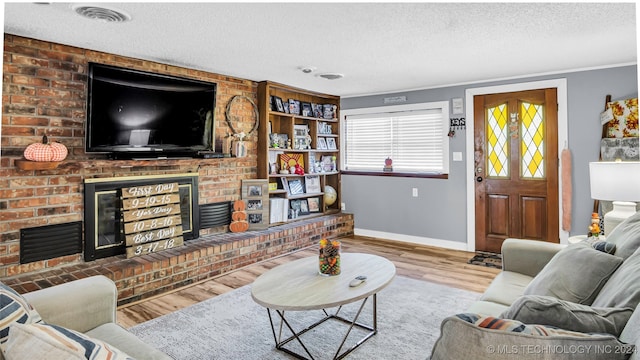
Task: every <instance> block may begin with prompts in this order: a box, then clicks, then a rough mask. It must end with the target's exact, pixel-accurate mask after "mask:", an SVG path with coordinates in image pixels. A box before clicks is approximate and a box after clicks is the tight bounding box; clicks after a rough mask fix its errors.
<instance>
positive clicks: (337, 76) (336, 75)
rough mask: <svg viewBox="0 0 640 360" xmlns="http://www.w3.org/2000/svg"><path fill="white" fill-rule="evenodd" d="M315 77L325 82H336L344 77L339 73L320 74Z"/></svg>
mask: <svg viewBox="0 0 640 360" xmlns="http://www.w3.org/2000/svg"><path fill="white" fill-rule="evenodd" d="M317 76H319V77H321V78H323V79H327V80H338V79H342V78H343V77H344V75H342V74H339V73H322V74H318V75H317Z"/></svg>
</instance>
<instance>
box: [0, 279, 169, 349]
mask: <svg viewBox="0 0 640 360" xmlns="http://www.w3.org/2000/svg"><path fill="white" fill-rule="evenodd" d="M117 295H118V292H117V289H116V286H115V284H114V283H113V281H111V280H110V279H109V278H107V277H105V276H102V275H98V276H91V277H88V278H84V279H80V280H74V281H71V282H68V283H64V284H60V285H55V286H52V287H49V288H46V289H42V290H37V291H33V292H29V293H26V294H24V295H19V294H18V293H17V292H15V291H14V290H13V289H11V288H9V287H8V286H7V285H5V284H1V283H0V302H1V305H2V306H1V307H0V308H1V309H2V316H1V318H0V349H1V350H2V351H1V352H0V360H3V358H4V359H6V360H12V359H64V360H68V359H89V358H91V359H113V360H116V359H137V360H143V359H149V360H152V359H154V360H155V359H162V360H165V359H166V360H170V359H171V358H170V357H169V356H167V355H165V354H164V353H162V352H160V351H159V350H157V349H155V348H153V347H151V346H149V345H147V344H145V343H144V342H142V341H141V340H140V339H138V338H137V337H136V336H135V335H133V334H131V333H129V332H128V331H127V330H125V329H124V328H122V327H121V326H119V325H118V324H116V303H117Z"/></svg>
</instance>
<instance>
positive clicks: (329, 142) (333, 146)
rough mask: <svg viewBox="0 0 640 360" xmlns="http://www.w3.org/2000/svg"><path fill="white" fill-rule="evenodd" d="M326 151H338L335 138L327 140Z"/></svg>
mask: <svg viewBox="0 0 640 360" xmlns="http://www.w3.org/2000/svg"><path fill="white" fill-rule="evenodd" d="M327 149H329V150H338V146H337V145H336V139H335V138H327Z"/></svg>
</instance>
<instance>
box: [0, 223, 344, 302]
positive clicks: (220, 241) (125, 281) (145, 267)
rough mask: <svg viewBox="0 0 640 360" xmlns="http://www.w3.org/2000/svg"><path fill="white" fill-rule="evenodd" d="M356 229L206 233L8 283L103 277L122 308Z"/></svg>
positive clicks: (323, 226)
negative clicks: (174, 245) (157, 249)
mask: <svg viewBox="0 0 640 360" xmlns="http://www.w3.org/2000/svg"><path fill="white" fill-rule="evenodd" d="M353 226H354V221H353V215H351V214H333V215H325V216H320V217H315V218H311V219H307V220H302V221H297V222H294V223H290V224H284V225H280V226H273V227H271V228H269V229H267V230H261V231H249V232H245V233H225V234H214V235H205V236H201V237H200V238H198V239H196V240H191V241H187V242H185V245H184V246H182V247H180V248H174V249H171V250H166V251H163V252H158V253H153V254H149V255H144V256H139V257H134V258H130V259H127V258H125V255H120V256H113V257H109V258H104V259H99V260H96V261H92V262H86V263H80V264H73V265H62V266H59V267H55V268H48V269H45V270H42V271H38V272H33V273H29V274H23V275H17V276H14V277H9V278H4V279H2V281H3V282H4V283H5V284H7V285H9V286H11V287H12V288H14V289H15V290H16V291H18V292H20V293H26V292H30V291H34V290H38V289H42V288H47V287H50V286H53V285H56V284H61V283H65V282H68V281H72V280H75V279H80V278H85V277H88V276H92V275H98V274H102V275H105V276H107V277H108V278H110V279H112V280H114V281H115V283H116V286H117V288H118V304H119V305H122V304H126V303H130V302H133V301H137V300H141V299H144V298H148V297H151V296H154V295H157V294H160V293H163V292H166V291H169V290H172V289H176V288H179V287H183V286H185V285H189V284H192V283H194V282H197V281H201V280H204V279H208V278H211V277H214V276H217V275H220V274H223V273H226V272H228V271H231V270H235V269H238V268H241V267H243V266H246V265H249V264H253V263H256V262H259V261H262V260H266V259H269V258H272V257H275V256H278V255H282V254H286V253H289V252H291V251H294V250H297V249H301V248H304V247H307V246H309V245H313V244H315V243H317V242H318V241H319V240H320V239H321V238H327V239H334V238H339V237H345V236H351V235H353Z"/></svg>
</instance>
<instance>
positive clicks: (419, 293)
mask: <svg viewBox="0 0 640 360" xmlns="http://www.w3.org/2000/svg"><path fill="white" fill-rule="evenodd" d="M479 296H480V294H478V293H474V292H469V291H464V290H460V289H456V288H451V287H447V286H443V285H438V284H433V283H430V282H426V281H420V280H413V279H410V278H406V277H402V276H397V277H396V278H395V279H394V280H393V282H392V283H391V284H390V285H389V286H387V287H386V288H385V289H383V290H382V291H381V292H380V293H378V304H377V305H378V333H377V335H375V336H373V337H372V338H371V339H369V340H368V341H367V342H365V343H364V344H363V345H362V346H360V347H359V348H358V349H356V350H355V351H354V352H352V353H351V354H350V355H349V356H348V357H347V359H403V360H412V359H416V360H417V359H419V360H425V359H427V358H428V357H429V356H430V354H431V348H432V347H433V344H434V343H435V341H436V339H437V338H438V336H439V334H440V322H441V321H442V320H443V319H444V318H445V317H447V316H449V315H453V314H455V313H458V312H464V311H465V310H466V309H467V308H468V306H469V305H470V304H471V303H472V302H473V301H475V300H476V299H478V297H479ZM371 303H372V301H371V300H369V301H367V303H366V305H365V308H364V310H363V313H362V314H361V315H360V319H359V322H362V323H365V324H371V320H372V315H371V313H372V305H371ZM359 304H360V302H357V303H355V304H349V305H347V306H344V307H343V308H342V310H341V312H340V314H342V315H343V316H345V315H347V316H348V315H351V314H355V313H356V311H357V308H358V306H359ZM272 314H273V316H274V319H275V318H276V317H277V315H276V314H275V313H274V312H272ZM322 317H323V313H322V312H321V311H309V312H306V311H295V312H294V311H292V312H287V320H289V321H291V322H292V323H293V326H294V328H296V330H299V329H302V328H304V327H306V325H308V324H311V323H312V322H314V321H316V320H319V319H321V318H322ZM346 330H347V325H345V324H344V323H342V322H339V321H337V320H329V321H327V322H325V323H323V324H322V325H320V326H318V327H316V328H314V329H313V330H311V331H309V332H307V333H306V334H304V335H303V337H302V339H303V341H304V342H305V345H307V347H308V348H309V349H310V351H311V353H312V354H313V356H314V358H315V359H331V358H333V356H334V354H335V351H336V350H337V347H338V345H339V343H340V342H341V340H342V337H343V336H344V334H345V332H346ZM129 331H131V332H132V333H134V334H136V335H137V336H138V337H140V338H141V339H142V340H143V341H145V342H147V343H149V344H151V345H153V346H155V347H156V348H158V349H160V350H162V351H163V352H165V353H167V354H168V355H170V356H171V357H173V358H174V359H176V360H202V359H251V360H253V359H256V360H257V359H259V360H264V359H274V360H275V359H293V357H292V356H290V355H287V354H285V353H284V352H282V351H279V350H276V349H275V346H274V338H273V333H272V331H271V327H270V326H269V318H268V315H267V311H266V309H265V308H263V307H261V306H260V305H258V304H256V303H255V302H254V301H253V300H252V298H251V285H246V286H243V287H241V288H239V289H237V290H234V291H231V292H228V293H225V294H223V295H220V296H217V297H215V298H212V299H209V300H206V301H203V302H201V303H198V304H195V305H192V306H190V307H187V308H185V309H182V310H179V311H176V312H173V313H171V314H167V315H164V316H161V317H159V318H156V319H153V320H150V321H147V322H145V323H142V324H139V325H136V326H134V327H132V328H130V329H129ZM363 336H364V332H363V331H362V330H356V329H355V328H354V330H353V331H352V332H351V334H350V335H349V337H348V339H347V342H346V346H351V345H352V344H354V343H355V342H357V341H358V340H359V339H360V338H362V337H363ZM287 347H288V348H290V349H292V350H294V351H297V352H303V350H302V348H301V347H300V346H299V345H298V344H297V343H295V342H291V343H289V344H288V345H287Z"/></svg>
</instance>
